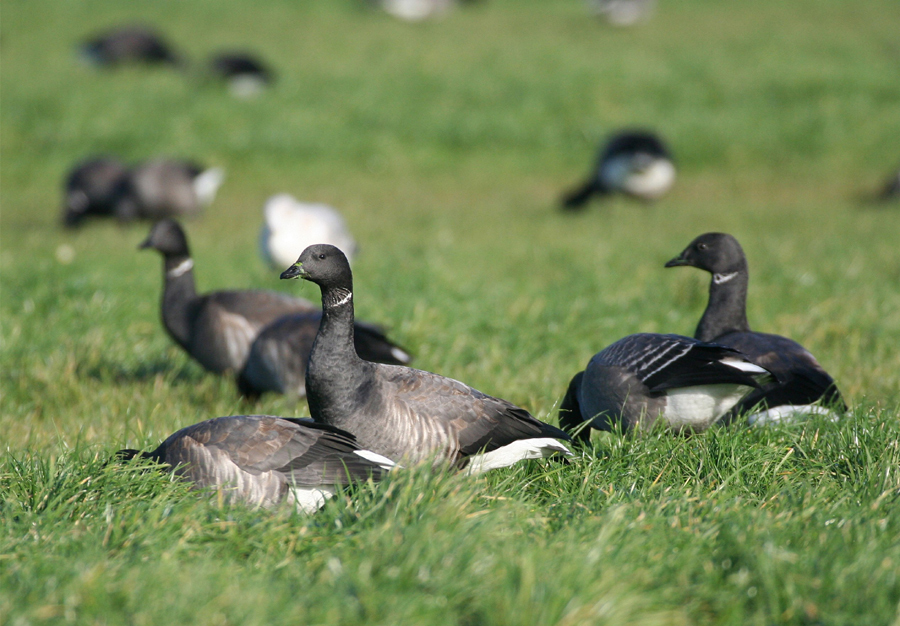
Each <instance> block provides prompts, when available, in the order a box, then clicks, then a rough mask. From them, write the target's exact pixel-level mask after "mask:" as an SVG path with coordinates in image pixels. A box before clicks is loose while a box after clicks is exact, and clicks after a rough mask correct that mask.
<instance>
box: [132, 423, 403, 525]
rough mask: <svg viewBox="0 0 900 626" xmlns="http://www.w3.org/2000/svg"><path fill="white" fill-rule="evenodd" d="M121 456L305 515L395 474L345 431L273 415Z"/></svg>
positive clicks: (201, 429) (208, 427)
mask: <svg viewBox="0 0 900 626" xmlns="http://www.w3.org/2000/svg"><path fill="white" fill-rule="evenodd" d="M117 456H118V457H119V458H120V459H122V460H130V459H133V458H136V457H138V458H146V459H152V460H154V461H156V462H157V463H161V464H165V465H168V466H169V467H170V468H171V469H172V471H174V472H175V474H177V475H178V476H180V477H181V478H183V479H184V480H187V481H189V482H191V483H192V486H193V488H195V489H215V490H219V491H221V492H222V493H223V495H224V497H225V500H226V501H228V502H243V503H246V504H249V505H251V506H259V507H266V508H268V507H272V506H275V505H277V504H279V503H281V502H287V503H289V504H292V505H294V506H296V507H297V509H298V511H300V512H301V513H312V512H314V511H316V510H317V509H319V508H320V507H321V506H322V505H323V504H324V503H325V500H326V499H327V498H330V497H331V496H332V495H334V493H335V488H336V487H338V486H344V485H348V484H350V483H351V482H356V481H364V480H366V479H368V478H370V477H371V478H373V479H375V480H378V479H380V478H381V477H382V476H383V475H384V474H385V473H386V472H387V471H388V470H390V469H391V468H392V467H393V466H394V464H393V463H392V462H391V461H390V460H389V459H386V458H384V457H382V456H379V455H377V454H374V453H373V452H370V451H368V450H362V449H360V447H359V446H358V445H357V444H356V440H355V439H354V438H353V435H351V434H350V433H347V432H344V431H342V430H340V429H338V428H332V427H330V426H327V425H325V424H317V423H315V422H313V421H312V420H304V419H295V418H283V417H273V416H270V415H234V416H230V417H217V418H215V419H211V420H206V421H204V422H200V423H198V424H194V425H193V426H188V427H187V428H182V429H181V430H179V431H178V432H176V433H175V434H174V435H172V436H170V437H169V438H168V439H166V440H165V441H163V442H162V443H161V444H160V445H159V447H158V448H156V449H155V450H153V451H152V452H141V451H139V450H120V451H119V452H118V454H117Z"/></svg>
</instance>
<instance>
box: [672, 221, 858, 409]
mask: <svg viewBox="0 0 900 626" xmlns="http://www.w3.org/2000/svg"><path fill="white" fill-rule="evenodd" d="M678 266H693V267H697V268H699V269H703V270H706V271H708V272H709V273H710V274H712V280H711V281H710V285H709V302H708V303H707V306H706V310H705V311H704V313H703V317H701V319H700V323H699V324H698V325H697V330H696V332H695V334H694V336H695V337H696V338H697V339H700V340H702V341H714V342H716V343H719V344H722V345H725V346H729V347H732V348H735V349H737V350H740V351H741V352H742V353H743V354H745V355H746V356H747V358H749V359H750V360H751V361H752V362H753V363H755V364H757V365H760V366H762V367H764V368H766V369H767V370H769V371H770V372H772V374H774V376H775V380H772V381H769V382H768V383H767V384H765V385H763V386H762V387H761V388H760V389H758V390H756V391H754V392H753V393H752V394H750V395H748V396H747V397H746V398H745V399H744V400H742V401H741V403H740V404H739V405H737V406H736V407H735V408H734V410H733V411H732V412H731V413H730V415H729V416H728V418H727V419H728V420H731V419H734V418H735V417H736V416H737V415H740V414H743V413H748V412H749V411H750V410H751V409H753V408H754V407H755V406H756V405H758V404H760V403H762V404H764V405H765V407H766V408H768V409H775V408H777V407H784V408H782V410H781V411H775V412H772V413H769V414H759V415H756V414H751V415H750V416H749V421H750V422H751V423H753V422H756V421H773V420H775V419H778V417H777V416H788V417H792V416H795V415H799V414H803V413H821V410H820V407H819V406H813V405H816V404H817V403H818V404H819V405H826V406H833V407H835V408H836V409H838V410H840V411H843V410H846V405H845V404H844V400H843V398H842V397H841V394H840V391H838V389H837V386H836V384H835V382H834V379H833V378H832V377H831V376H830V375H829V374H828V372H826V371H825V369H824V368H823V367H822V366H821V365H820V364H819V362H818V361H817V360H816V358H815V357H814V356H813V355H812V354H811V353H810V352H809V351H808V350H806V349H805V348H804V347H803V346H801V345H800V344H799V343H797V342H795V341H793V340H791V339H788V338H787V337H782V336H780V335H771V334H767V333H758V332H753V331H752V330H750V325H749V323H748V322H747V286H748V283H749V272H748V268H747V259H746V257H745V256H744V251H743V249H742V248H741V246H740V244H739V243H738V241H737V239H735V238H734V237H732V236H731V235H728V234H724V233H706V234H704V235H700V236H699V237H697V238H696V239H694V241H692V242H691V243H690V245H688V247H687V248H685V249H684V251H682V253H681V254H680V255H679V256H677V257H675V258H674V259H672V260H671V261H669V262H668V263H666V267H678Z"/></svg>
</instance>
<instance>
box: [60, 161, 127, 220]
mask: <svg viewBox="0 0 900 626" xmlns="http://www.w3.org/2000/svg"><path fill="white" fill-rule="evenodd" d="M127 177H128V168H127V167H126V166H125V165H124V164H123V163H121V162H120V161H119V160H118V159H114V158H111V157H93V158H90V159H87V160H85V161H82V162H80V163H78V164H77V165H76V166H75V167H74V168H72V170H71V171H70V172H69V174H68V176H67V177H66V184H65V203H64V206H63V225H65V226H66V227H68V228H74V227H76V226H79V225H81V223H82V221H83V220H84V219H85V218H86V217H88V216H90V215H113V214H114V213H115V210H116V202H117V200H118V198H119V195H120V193H121V191H122V188H123V185H124V183H125V180H126V178H127Z"/></svg>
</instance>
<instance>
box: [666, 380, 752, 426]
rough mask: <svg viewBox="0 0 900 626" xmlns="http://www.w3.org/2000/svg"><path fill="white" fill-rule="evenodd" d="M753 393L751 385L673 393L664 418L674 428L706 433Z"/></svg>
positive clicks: (682, 390) (710, 387)
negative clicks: (707, 429)
mask: <svg viewBox="0 0 900 626" xmlns="http://www.w3.org/2000/svg"><path fill="white" fill-rule="evenodd" d="M754 367H756V366H754ZM752 390H753V388H752V387H748V386H747V385H732V384H718V385H697V386H695V387H682V388H680V389H670V390H669V391H667V392H666V409H665V411H664V412H663V417H664V418H665V420H666V421H667V422H668V423H669V426H671V427H672V428H675V429H678V428H682V427H690V428H693V429H696V430H702V429H704V428H707V427H709V426H711V425H712V424H714V423H715V422H716V421H717V420H718V419H719V418H720V417H722V416H723V415H725V413H727V412H728V411H729V410H731V408H732V407H733V406H734V405H735V404H737V403H738V402H740V400H741V398H743V397H744V396H745V395H747V394H748V393H749V392H750V391H752Z"/></svg>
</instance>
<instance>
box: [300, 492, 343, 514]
mask: <svg viewBox="0 0 900 626" xmlns="http://www.w3.org/2000/svg"><path fill="white" fill-rule="evenodd" d="M291 493H292V494H293V496H294V504H296V505H297V510H298V511H300V512H301V513H315V512H316V511H318V510H319V509H321V508H322V507H323V506H324V505H325V501H326V500H327V499H328V498H330V497H331V496H333V495H334V491H332V490H331V489H328V488H326V487H312V488H303V487H291Z"/></svg>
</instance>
